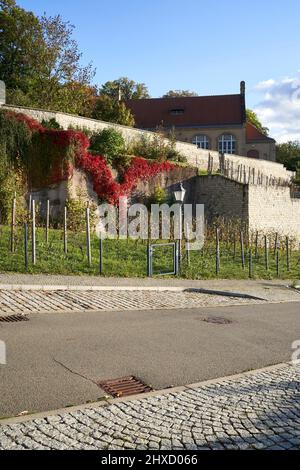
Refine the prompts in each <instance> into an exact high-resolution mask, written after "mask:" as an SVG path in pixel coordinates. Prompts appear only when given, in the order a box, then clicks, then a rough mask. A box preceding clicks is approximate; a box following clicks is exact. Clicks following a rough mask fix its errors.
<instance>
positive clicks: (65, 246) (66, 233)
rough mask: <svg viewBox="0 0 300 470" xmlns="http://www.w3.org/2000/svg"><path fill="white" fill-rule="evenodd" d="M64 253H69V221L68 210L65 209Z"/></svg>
mask: <svg viewBox="0 0 300 470" xmlns="http://www.w3.org/2000/svg"><path fill="white" fill-rule="evenodd" d="M64 252H65V254H67V253H68V221H67V208H66V206H65V207H64Z"/></svg>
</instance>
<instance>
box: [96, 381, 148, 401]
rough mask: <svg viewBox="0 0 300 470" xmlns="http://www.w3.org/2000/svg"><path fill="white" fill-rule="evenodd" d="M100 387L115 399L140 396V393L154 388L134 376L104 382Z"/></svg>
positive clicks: (100, 383) (99, 383)
mask: <svg viewBox="0 0 300 470" xmlns="http://www.w3.org/2000/svg"><path fill="white" fill-rule="evenodd" d="M98 385H99V387H101V388H102V389H103V390H104V391H105V392H106V393H108V394H109V395H111V396H112V397H114V398H118V397H127V396H129V395H138V394H140V393H147V392H151V391H152V388H151V387H150V386H149V385H146V384H144V382H142V381H141V380H139V379H137V378H136V377H133V376H130V377H121V378H120V379H114V380H104V381H102V382H98Z"/></svg>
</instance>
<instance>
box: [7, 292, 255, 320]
mask: <svg viewBox="0 0 300 470" xmlns="http://www.w3.org/2000/svg"><path fill="white" fill-rule="evenodd" d="M261 302H263V301H259V300H251V299H243V298H235V297H225V296H224V297H222V296H217V295H209V294H201V293H197V292H188V291H186V292H175V291H174V292H170V291H163V292H159V291H92V290H90V291H75V290H74V291H72V290H53V291H51V290H50V291H43V290H40V291H38V290H28V291H26V290H22V291H21V290H20V291H18V290H11V291H10V290H0V315H7V314H17V313H18V314H20V313H23V314H29V313H38V312H70V311H71V312H72V311H74V312H82V311H86V310H105V311H108V310H117V311H118V310H149V309H151V310H159V309H174V308H196V307H207V306H218V305H240V304H249V303H261Z"/></svg>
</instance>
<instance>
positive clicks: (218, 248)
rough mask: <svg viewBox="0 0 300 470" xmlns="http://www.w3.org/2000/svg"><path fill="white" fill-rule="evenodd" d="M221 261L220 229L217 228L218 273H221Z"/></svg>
mask: <svg viewBox="0 0 300 470" xmlns="http://www.w3.org/2000/svg"><path fill="white" fill-rule="evenodd" d="M220 267H221V261H220V230H219V228H218V227H217V228H216V275H217V276H218V275H219V273H220Z"/></svg>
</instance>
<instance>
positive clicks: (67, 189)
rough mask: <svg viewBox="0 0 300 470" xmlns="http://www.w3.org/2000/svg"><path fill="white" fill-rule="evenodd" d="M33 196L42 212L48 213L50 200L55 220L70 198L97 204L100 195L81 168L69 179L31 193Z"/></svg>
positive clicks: (58, 217) (51, 213) (51, 211)
mask: <svg viewBox="0 0 300 470" xmlns="http://www.w3.org/2000/svg"><path fill="white" fill-rule="evenodd" d="M31 195H32V198H33V199H34V200H35V201H36V203H37V204H38V205H39V206H40V210H41V213H42V214H43V215H45V214H46V204H47V200H48V199H49V201H50V215H51V217H52V218H53V219H54V220H59V219H61V217H62V214H63V210H64V206H65V204H66V201H67V200H68V199H77V198H80V199H81V200H82V201H86V202H90V203H93V204H97V201H98V197H97V194H96V193H95V192H94V191H93V187H92V183H91V181H90V179H89V178H88V177H87V176H86V175H85V174H84V173H83V172H82V171H79V170H74V173H73V176H72V178H71V179H70V180H69V181H62V182H60V183H58V184H55V185H53V186H50V187H49V188H43V189H41V190H39V191H33V192H32V193H31Z"/></svg>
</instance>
